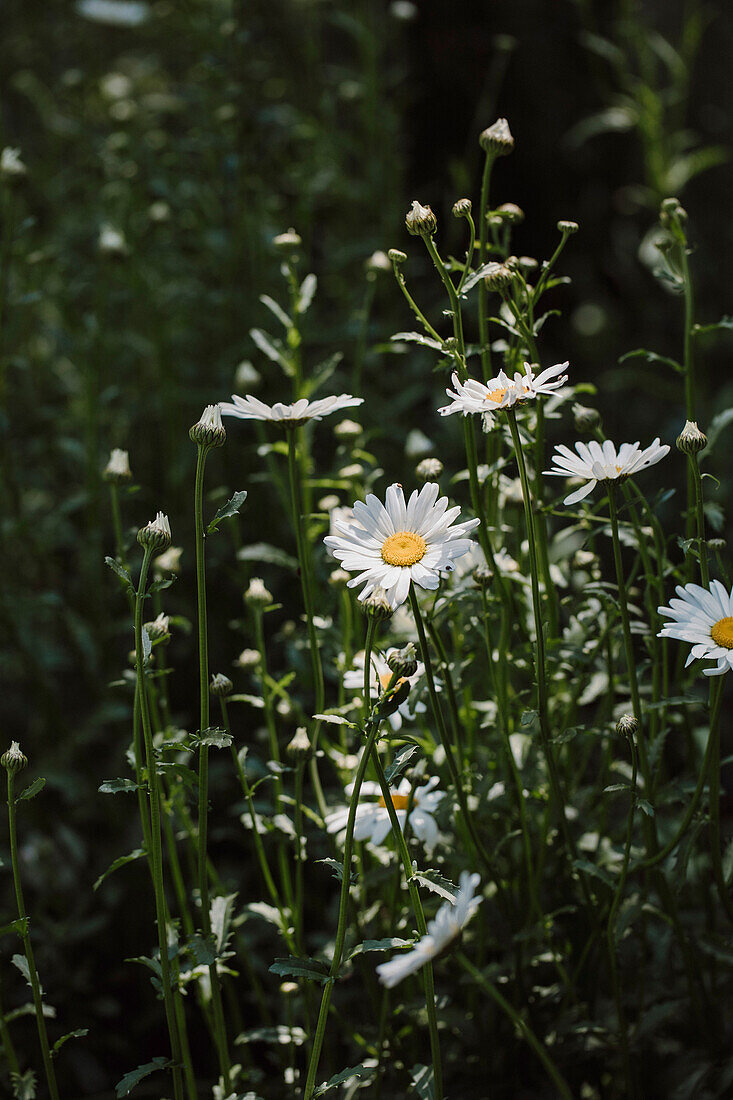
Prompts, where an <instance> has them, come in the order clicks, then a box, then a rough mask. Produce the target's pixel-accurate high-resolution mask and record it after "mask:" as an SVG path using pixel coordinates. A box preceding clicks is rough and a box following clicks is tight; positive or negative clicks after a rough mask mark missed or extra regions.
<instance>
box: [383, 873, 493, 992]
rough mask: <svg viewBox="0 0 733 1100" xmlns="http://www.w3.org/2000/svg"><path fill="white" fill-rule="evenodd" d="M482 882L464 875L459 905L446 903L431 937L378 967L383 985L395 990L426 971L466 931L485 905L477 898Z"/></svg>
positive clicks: (431, 924)
mask: <svg viewBox="0 0 733 1100" xmlns="http://www.w3.org/2000/svg"><path fill="white" fill-rule="evenodd" d="M480 881H481V879H480V876H479V875H477V874H472V875H470V874H469V873H468V872H467V871H463V872H462V873H461V878H460V882H459V886H458V893H457V894H456V897H455V901H446V902H445V903H444V904H443V905H441V907H440V909H439V910H438V912H437V913H436V915H435V919H434V920H431V921H430V922H429V924H428V931H427V935H425V936H423V937H422V938H421V939H420V940H419V941H418V943H417V944H416V945H415V947H414V948H413V950H412V951H408V952H407V953H406V954H404V955H395V957H394V958H393V959H390V960H389V962H385V963H380V965H379V966H378V967H377V974H378V975H379V980H380V982H381V983H382V985H386V986H387V988H388V989H391V988H392V986H394V985H397V984H398V983H399V982H401V981H402V980H403V979H404V978H406V977H408V975H410V974H414V973H415V972H416V971H418V970H420V969H422V967H423V966H425V963H427V962H430V960H431V959H434V958H436V957H437V956H438V955H439V954H440V953H441V951H444V950H445V948H446V947H447V946H448V944H449V943H451V942H452V941H453V940H454V939H455V938H456V936H458V935H459V934H460V933H461V932H462V931H463V929H464V928H465V927H466V925H467V924H468V922H469V921H470V920H471V918H472V917H473V915H474V914H475V912H476V910H477V909H478V907H479V905H480V904H481V898H480V897H479V898H477V897H475V896H474V895H475V891H476V887H477V886H478V884H479V882H480Z"/></svg>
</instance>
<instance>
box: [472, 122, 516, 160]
mask: <svg viewBox="0 0 733 1100" xmlns="http://www.w3.org/2000/svg"><path fill="white" fill-rule="evenodd" d="M478 141H479V145H480V146H481V148H482V149H483V151H484V152H485V153H486V154H487V156H492V157H506V156H508V155H509V153H511V151H512V149H513V148H514V138H513V137H512V132H511V130H510V129H509V123H508V122H507V120H506V119H505V118H497V120H496V122H493V123H492V124H491V126H487V128H486V129H485V130H483V131H482V132H481V134H480V136H479V139H478Z"/></svg>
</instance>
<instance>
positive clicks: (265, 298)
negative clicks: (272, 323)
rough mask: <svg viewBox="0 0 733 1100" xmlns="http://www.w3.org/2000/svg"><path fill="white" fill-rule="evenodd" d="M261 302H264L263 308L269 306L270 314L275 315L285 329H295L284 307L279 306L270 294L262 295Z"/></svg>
mask: <svg viewBox="0 0 733 1100" xmlns="http://www.w3.org/2000/svg"><path fill="white" fill-rule="evenodd" d="M260 301H261V302H262V304H263V306H267V308H268V309H269V311H270V313H272V314H274V315H275V317H277V319H278V321H279V322H280V324H281V325H282V326H283V328H284V329H289V328H292V327H293V322H292V320H291V319H290V317H288V315H287V313H286V312H285V310H284V309H283V308H282V306H279V305H278V304H277V302H276V301H275V300H274V298H271V297H270V296H269V294H260Z"/></svg>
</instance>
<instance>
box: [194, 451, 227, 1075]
mask: <svg viewBox="0 0 733 1100" xmlns="http://www.w3.org/2000/svg"><path fill="white" fill-rule="evenodd" d="M209 449H210V448H209V447H207V446H203V445H202V444H199V445H198V453H197V458H196V484H195V487H194V523H195V537H196V607H197V619H198V650H199V731H200V735H201V736H202V737H203V736H205V734H206V730H208V728H209V640H208V624H207V608H206V558H205V549H204V539H205V535H204V520H203V503H204V472H205V469H206V458H207V455H208V453H209ZM198 804H199V818H198V887H199V897H200V901H201V927H202V930H203V933H204V938H205V939H206V940H209V939H210V938H211V911H210V909H211V903H210V899H209V875H208V866H207V846H208V844H207V842H208V815H209V747H208V745H204V744H201V745H199V788H198ZM209 980H210V983H211V1003H212V1007H213V1016H214V1030H215V1034H216V1049H217V1056H218V1059H219V1072H220V1074H221V1076H222V1078H223V1080H224V1088H225V1092H226V1093H228V1092H229V1091H230V1090H231V1063H230V1061H229V1049H228V1044H227V1034H226V1024H225V1021H224V1006H223V1004H222V999H221V983H220V981H219V973H218V970H217V967H216V962H213V963H212V964H211V965H210V966H209Z"/></svg>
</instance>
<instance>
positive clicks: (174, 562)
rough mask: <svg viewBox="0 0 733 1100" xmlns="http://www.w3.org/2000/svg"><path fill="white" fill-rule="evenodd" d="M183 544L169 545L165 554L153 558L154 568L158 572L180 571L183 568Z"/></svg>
mask: <svg viewBox="0 0 733 1100" xmlns="http://www.w3.org/2000/svg"><path fill="white" fill-rule="evenodd" d="M182 554H183V547H182V546H169V547H168V549H167V550H166V551H165V553H163V554H159V555H158V557H157V558H153V569H154V570H155V572H156V573H178V572H179V571H180V568H181V555H182Z"/></svg>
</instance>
